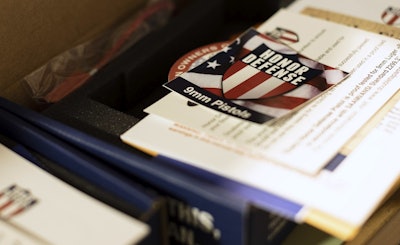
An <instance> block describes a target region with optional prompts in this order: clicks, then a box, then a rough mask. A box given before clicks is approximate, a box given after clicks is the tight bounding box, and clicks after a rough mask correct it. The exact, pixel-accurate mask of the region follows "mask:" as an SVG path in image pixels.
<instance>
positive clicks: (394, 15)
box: [381, 7, 400, 26]
mask: <svg viewBox="0 0 400 245" xmlns="http://www.w3.org/2000/svg"><path fill="white" fill-rule="evenodd" d="M381 18H382V21H383V23H385V24H387V25H392V26H393V25H398V24H400V8H395V7H388V8H386V9H385V10H384V11H383V13H382V15H381Z"/></svg>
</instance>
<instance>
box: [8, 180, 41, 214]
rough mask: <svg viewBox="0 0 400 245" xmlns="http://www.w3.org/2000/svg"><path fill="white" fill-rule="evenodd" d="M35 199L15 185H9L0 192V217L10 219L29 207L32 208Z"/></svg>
mask: <svg viewBox="0 0 400 245" xmlns="http://www.w3.org/2000/svg"><path fill="white" fill-rule="evenodd" d="M36 202H37V199H36V198H34V197H33V196H32V194H31V193H30V192H29V191H28V190H26V189H23V188H21V187H18V186H17V185H11V186H9V187H8V188H6V189H4V190H3V191H1V192H0V217H2V218H3V219H9V218H12V217H14V216H16V215H18V214H20V213H22V212H24V211H25V210H26V209H28V208H29V207H31V206H33V205H34V204H35V203H36Z"/></svg>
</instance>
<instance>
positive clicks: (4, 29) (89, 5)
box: [0, 0, 146, 107]
mask: <svg viewBox="0 0 400 245" xmlns="http://www.w3.org/2000/svg"><path fill="white" fill-rule="evenodd" d="M145 3H146V0H118V1H111V0H96V1H94V0H79V1H78V0H72V1H71V0H58V1H51V0H45V1H39V0H22V1H18V2H15V1H2V2H0V23H1V24H0V33H1V34H2V35H1V36H0V47H2V50H1V56H0V96H3V97H6V98H8V99H10V100H12V101H15V102H17V103H19V104H23V105H26V106H28V107H37V106H38V105H37V104H35V103H34V102H33V101H32V99H31V97H30V94H29V93H28V90H27V89H26V88H24V86H23V85H24V84H23V83H22V82H21V80H22V78H23V77H24V76H25V75H27V74H29V73H30V72H32V71H34V70H35V69H37V68H38V67H40V66H42V65H43V64H45V63H46V61H48V60H49V59H51V58H52V57H54V56H56V55H58V54H59V53H61V52H63V51H65V50H67V49H69V48H71V47H73V46H75V45H77V44H79V43H82V42H84V41H87V40H90V39H91V38H93V37H94V36H96V35H97V34H99V33H101V32H102V31H105V30H107V29H108V28H111V27H112V26H113V25H115V24H116V23H118V22H119V21H121V20H122V19H124V18H126V17H127V16H128V15H131V14H133V13H134V12H135V11H137V10H138V9H140V8H141V7H142V6H143V5H144V4H145Z"/></svg>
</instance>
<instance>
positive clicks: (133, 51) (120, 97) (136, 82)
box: [42, 0, 293, 244]
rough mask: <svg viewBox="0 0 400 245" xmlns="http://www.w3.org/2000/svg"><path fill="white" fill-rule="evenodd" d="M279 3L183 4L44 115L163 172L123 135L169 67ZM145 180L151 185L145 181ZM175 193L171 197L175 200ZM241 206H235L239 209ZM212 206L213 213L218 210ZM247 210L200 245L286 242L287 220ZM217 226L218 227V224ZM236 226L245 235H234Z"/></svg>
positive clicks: (247, 24)
mask: <svg viewBox="0 0 400 245" xmlns="http://www.w3.org/2000/svg"><path fill="white" fill-rule="evenodd" d="M278 5H279V1H258V0H257V1H251V2H242V1H228V0H225V1H224V0H213V1H201V0H193V1H185V2H184V5H183V6H184V7H182V8H181V9H180V11H179V12H178V13H176V15H174V16H173V17H172V18H171V20H170V21H169V22H168V23H167V25H166V26H164V27H163V28H160V29H158V30H155V31H153V32H152V33H150V34H149V35H147V36H146V37H144V38H143V39H142V40H140V41H139V42H138V43H136V44H135V45H134V46H132V47H131V48H129V49H128V50H127V51H125V52H124V53H123V54H121V55H120V56H119V57H117V58H116V59H114V60H113V61H112V62H111V63H109V64H108V65H106V66H105V67H103V68H102V69H101V70H99V71H98V72H97V73H96V74H95V75H94V76H93V77H92V78H91V79H90V80H89V81H88V82H87V83H86V84H84V85H82V87H80V88H79V89H78V90H76V91H74V92H73V93H71V94H70V95H68V96H67V97H65V98H64V99H62V100H61V101H60V102H57V103H56V104H53V105H51V106H50V107H48V108H47V109H46V110H44V111H43V112H42V113H43V114H44V115H46V116H48V117H50V118H53V119H56V120H57V121H60V122H62V123H64V124H67V125H69V126H72V127H74V128H77V129H79V130H82V131H84V132H86V133H89V134H90V135H93V136H95V137H97V138H100V139H102V140H104V141H107V142H110V143H112V144H113V145H115V146H118V147H120V148H122V149H124V150H126V151H128V152H132V153H133V154H134V155H135V156H137V161H142V162H143V164H148V165H150V166H153V165H154V166H153V167H154V168H155V170H154V171H162V170H159V168H161V167H160V166H159V163H154V161H151V157H150V156H148V155H146V154H144V153H143V152H140V151H138V150H135V149H133V148H131V147H129V146H127V145H125V144H124V143H122V141H121V140H120V138H119V136H120V135H121V134H122V133H123V132H125V131H126V130H127V129H129V128H130V127H131V126H132V125H134V124H135V123H136V122H138V121H139V120H140V119H141V118H143V116H145V113H144V112H143V111H142V110H143V108H144V107H146V105H147V104H148V103H151V102H152V101H153V100H154V99H155V98H158V96H159V95H160V94H158V93H164V92H165V91H163V90H159V88H160V87H161V85H162V84H163V83H165V82H167V80H168V73H169V71H170V68H171V66H172V65H173V64H174V63H175V61H176V60H178V59H179V58H180V57H181V56H182V55H184V54H186V53H187V52H189V51H191V50H193V49H196V48H198V47H201V46H203V45H208V44H211V43H215V42H220V41H227V40H230V39H232V37H235V36H236V35H238V34H240V33H242V32H243V31H245V30H247V29H248V28H250V27H251V26H254V25H257V24H258V23H261V22H262V21H264V20H265V19H267V18H268V17H269V16H270V15H271V14H273V13H274V12H275V11H276V10H277V9H278ZM173 171H175V169H173ZM176 172H177V173H178V174H177V176H179V175H180V174H182V172H180V171H179V170H177V171H176ZM132 177H133V178H136V177H137V176H132ZM190 178H191V177H190V176H189V175H185V176H182V179H185V180H188V179H189V181H190ZM139 179H140V178H139ZM144 182H145V183H148V181H146V180H144ZM189 186H190V185H189V184H188V186H187V187H182V188H183V189H185V188H190V187H189ZM210 188H214V187H210ZM178 189H180V188H178ZM217 189H218V188H215V189H213V191H215V192H216V193H215V195H218V190H217ZM177 191H179V190H177ZM213 191H211V192H213ZM172 192H174V191H172ZM180 192H181V193H179V194H177V193H174V194H176V195H177V196H175V197H176V198H178V199H181V200H183V202H188V203H189V205H192V204H193V203H190V201H192V200H195V199H196V200H198V197H193V196H191V197H190V198H191V200H185V197H184V196H183V193H184V192H185V191H183V190H180ZM174 194H172V196H173V197H174ZM168 195H169V194H168ZM179 195H180V196H179ZM191 195H192V194H191ZM207 195H214V194H210V193H208V194H207ZM190 198H189V199H190ZM201 202H202V201H200V203H201ZM225 202H226V201H225ZM239 203H240V202H238V204H236V205H240V204H239ZM208 205H210V204H208ZM211 205H214V204H211ZM220 205H221V204H217V205H216V208H215V209H218V210H220V212H221V216H222V217H223V216H224V215H226V213H229V212H230V209H231V208H232V207H227V208H226V210H224V208H223V204H222V209H221V206H220ZM194 208H195V209H196V208H198V207H194ZM201 208H205V207H201ZM210 208H212V209H214V207H210ZM244 209H245V210H246V211H244V213H243V214H242V215H244V216H245V220H246V221H243V222H245V223H244V224H239V223H237V224H233V223H232V222H231V223H232V224H226V226H232V227H236V228H233V229H231V230H230V231H231V232H232V234H228V235H226V233H225V235H223V239H222V240H214V239H213V236H212V234H209V233H207V232H206V233H205V234H204V230H203V234H200V235H199V236H197V235H198V234H199V233H202V231H201V230H202V228H201V227H197V228H196V227H195V228H196V229H197V231H196V232H197V233H196V234H197V235H196V237H200V238H199V239H200V240H198V241H196V242H198V243H199V244H225V243H226V244H233V243H232V242H235V244H236V243H237V244H242V243H245V244H266V242H267V241H274V240H275V239H282V235H285V234H287V230H286V229H291V228H292V227H293V223H292V222H290V221H288V220H287V219H285V218H283V217H280V216H278V215H274V214H271V213H269V212H267V211H265V210H262V209H258V208H257V207H255V206H253V205H251V204H248V203H246V204H245V207H244ZM221 216H218V217H217V216H215V217H214V218H215V220H216V221H215V222H217V223H218V222H221V220H218V219H221ZM225 218H226V220H228V219H234V217H233V216H232V217H229V218H228V216H225ZM273 222H281V224H282V226H271V225H270V224H272V223H273ZM217 223H216V224H215V225H216V226H218V224H217ZM226 223H229V222H226ZM242 225H243V226H244V227H242ZM238 226H239V229H240V230H241V231H240V233H241V234H234V230H235V229H237V228H238ZM228 230H229V228H228ZM236 231H237V230H236ZM267 236H268V237H267ZM224 239H225V240H224ZM235 239H236V240H235ZM177 241H178V242H179V239H177V238H176V237H173V238H172V240H171V243H172V244H174V243H175V242H177ZM275 241H277V240H275Z"/></svg>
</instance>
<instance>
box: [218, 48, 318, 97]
mask: <svg viewBox="0 0 400 245" xmlns="http://www.w3.org/2000/svg"><path fill="white" fill-rule="evenodd" d="M321 73H322V71H321V70H318V69H314V68H312V67H310V66H308V65H306V64H303V63H302V62H301V60H300V58H299V55H298V54H285V53H280V52H279V51H276V50H273V49H271V48H269V47H268V46H267V45H266V44H265V43H264V44H261V45H259V46H258V47H257V48H256V49H254V50H253V51H251V52H250V53H248V54H247V55H245V56H244V57H242V58H241V59H239V60H238V61H236V62H235V63H234V64H233V65H232V66H231V67H229V68H228V70H227V71H226V72H225V73H224V75H223V79H222V90H223V94H224V97H225V98H227V99H234V100H236V99H265V98H271V97H274V96H277V95H282V94H284V93H287V92H289V91H291V90H293V89H296V88H297V87H299V86H301V85H303V84H304V83H306V82H307V81H310V80H311V79H313V78H314V77H316V76H318V75H320V74H321Z"/></svg>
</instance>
